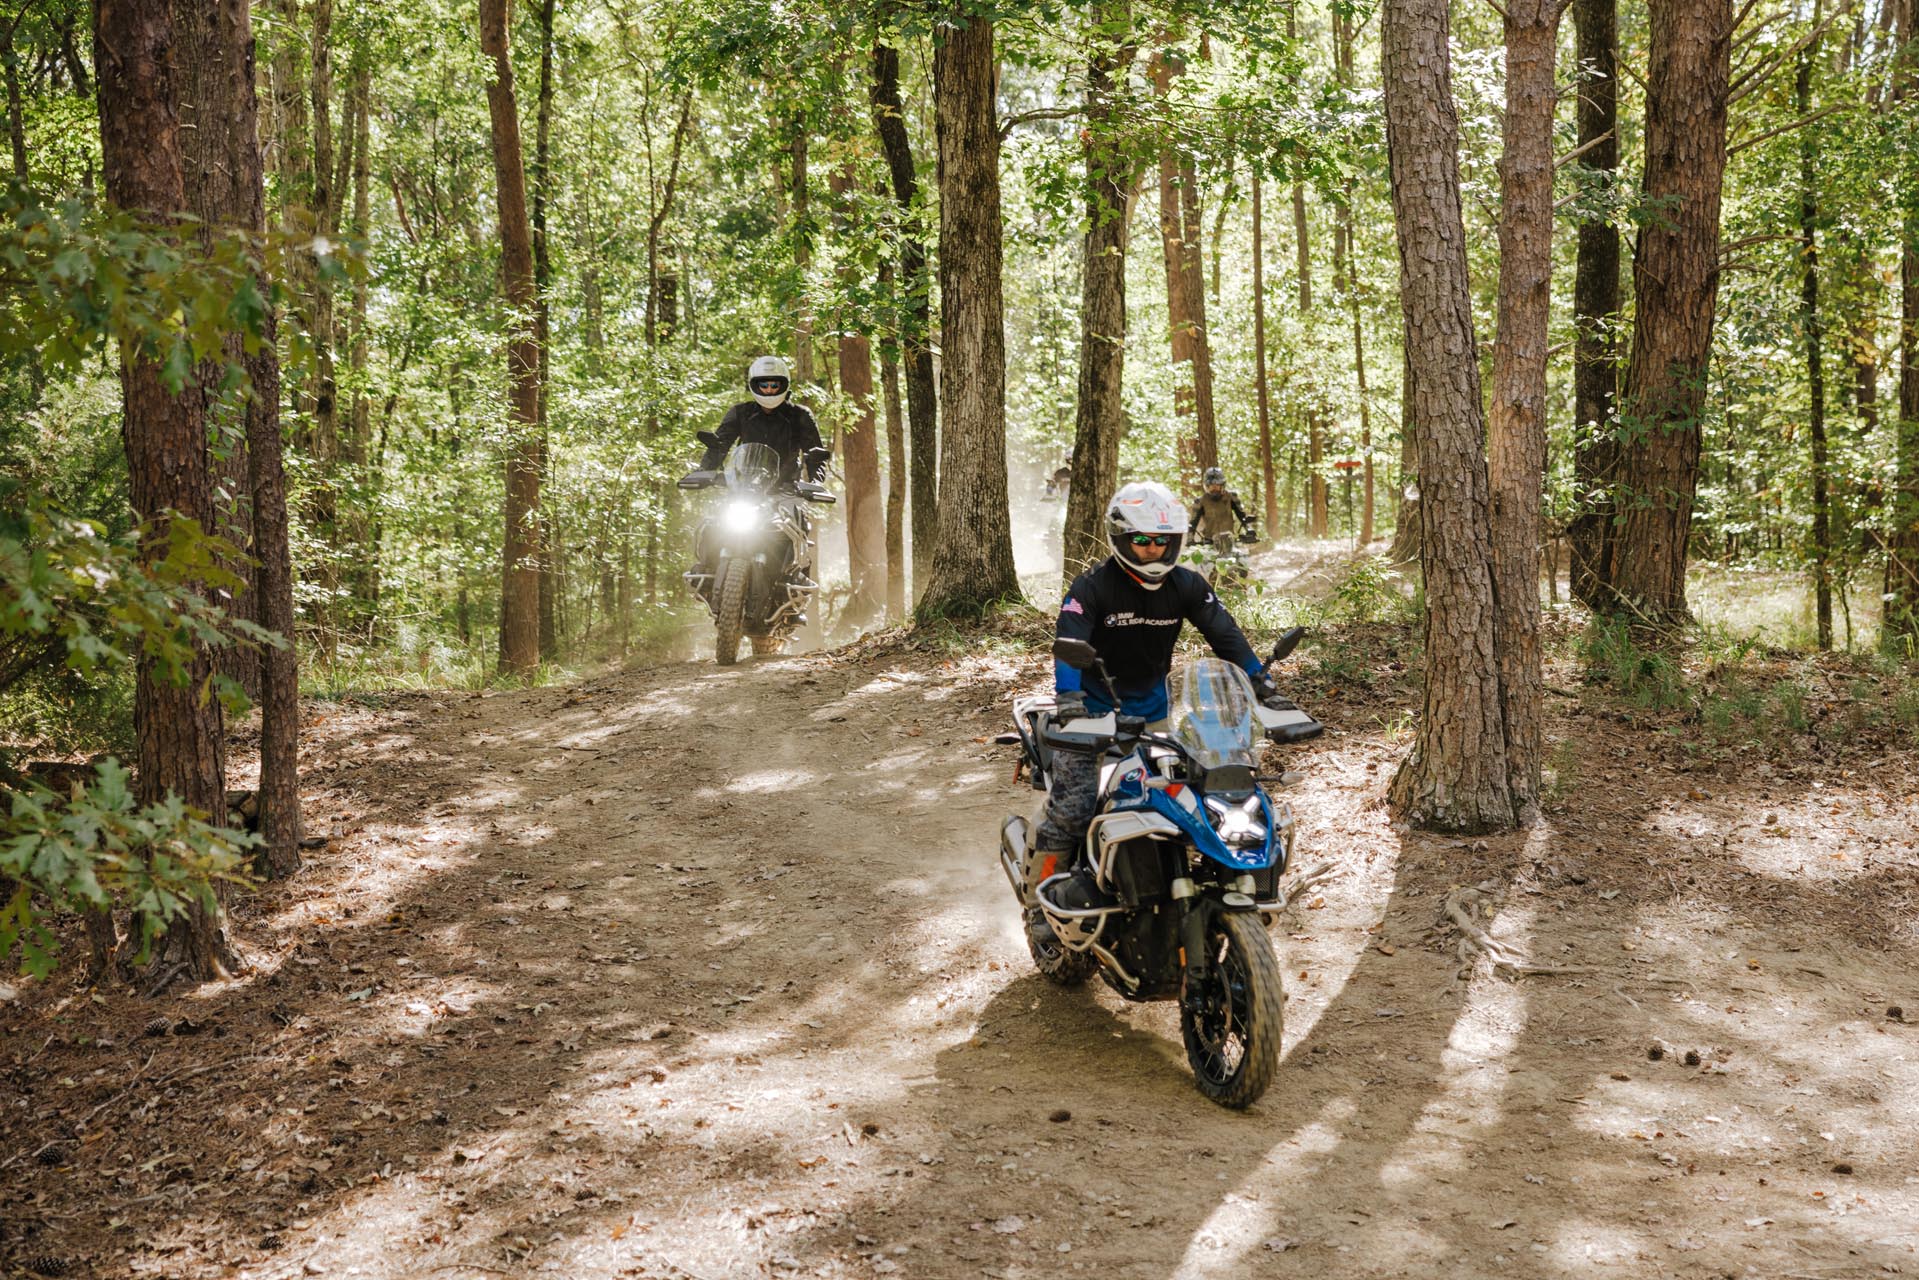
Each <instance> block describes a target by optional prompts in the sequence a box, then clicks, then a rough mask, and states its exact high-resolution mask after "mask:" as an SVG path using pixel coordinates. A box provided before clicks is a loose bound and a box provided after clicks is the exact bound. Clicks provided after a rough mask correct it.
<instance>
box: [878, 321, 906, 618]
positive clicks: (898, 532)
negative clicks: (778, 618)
mask: <svg viewBox="0 0 1919 1280" xmlns="http://www.w3.org/2000/svg"><path fill="white" fill-rule="evenodd" d="M880 386H881V388H882V398H883V400H884V401H885V404H886V620H887V621H888V622H898V621H899V620H900V619H901V618H903V617H905V616H906V470H907V464H906V420H905V415H904V414H903V413H902V412H901V405H900V361H899V348H898V346H897V345H895V344H894V343H891V342H888V343H885V344H884V345H883V346H881V348H880Z"/></svg>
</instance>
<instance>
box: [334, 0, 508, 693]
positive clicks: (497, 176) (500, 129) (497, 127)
mask: <svg viewBox="0 0 1919 1280" xmlns="http://www.w3.org/2000/svg"><path fill="white" fill-rule="evenodd" d="M322 2H323V3H324V2H325V0H322ZM506 7H507V0H480V51H481V52H482V53H483V54H484V55H486V56H487V57H488V58H491V59H492V61H493V77H492V79H491V80H489V81H488V82H487V86H486V102H487V112H488V115H489V116H490V118H491V121H492V130H493V173H494V180H495V182H496V183H497V184H498V188H499V219H500V268H501V273H502V276H503V278H504V286H505V293H506V304H507V307H508V310H509V311H510V313H511V315H510V316H509V320H508V323H509V324H510V325H511V326H512V335H511V337H510V338H509V340H508V345H507V394H508V398H509V401H510V404H511V408H510V411H509V412H510V417H509V423H508V432H507V461H506V504H505V525H506V529H505V535H506V536H505V545H504V548H503V550H502V554H501V591H500V670H501V672H503V673H505V674H508V675H524V674H526V673H527V672H530V671H532V670H533V668H535V667H536V666H538V665H539V662H540V616H539V613H540V571H539V519H540V468H539V462H540V459H539V436H538V432H539V425H540V344H539V339H538V337H537V336H536V335H535V333H534V331H533V308H534V303H535V295H534V291H533V242H532V234H531V231H530V229H529V227H528V224H527V215H526V171H525V167H524V164H523V162H522V160H521V152H520V117H519V109H518V106H517V104H516V102H515V100H514V95H513V63H512V59H511V57H510V55H509V49H508V44H507V22H506Z"/></svg>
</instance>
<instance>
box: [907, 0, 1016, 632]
mask: <svg viewBox="0 0 1919 1280" xmlns="http://www.w3.org/2000/svg"><path fill="white" fill-rule="evenodd" d="M950 21H951V22H952V23H953V24H954V25H949V26H946V27H945V28H944V29H943V30H942V31H941V32H940V35H941V36H942V37H943V38H942V39H941V41H940V43H939V44H938V45H937V47H936V48H935V49H934V52H933V114H934V121H935V126H936V132H937V134H938V137H939V186H940V255H939V260H940V261H939V269H940V330H941V334H942V336H943V338H944V351H945V357H946V367H947V368H948V369H951V370H956V371H960V370H963V371H964V373H963V375H962V376H958V377H948V378H945V379H942V380H941V383H940V418H941V420H942V421H943V422H944V424H945V427H944V430H943V431H942V432H941V441H940V494H939V509H940V525H939V545H938V547H937V548H936V549H935V551H934V555H933V579H932V581H931V582H930V583H928V584H927V587H926V592H925V595H924V597H923V599H922V600H921V602H920V612H921V615H922V616H925V617H941V616H980V615H983V614H984V613H985V612H986V610H987V609H989V608H991V607H992V606H993V605H995V604H997V603H1000V602H1002V601H1017V600H1019V598H1020V590H1019V575H1018V574H1017V573H1016V572H1015V570H1014V568H1013V536H1012V520H1011V516H1010V512H1009V510H1008V503H1007V494H1006V350H1005V318H1004V312H1003V308H1002V304H1001V294H1000V267H1001V246H1000V225H1001V224H1000V190H999V118H998V115H997V113H996V110H995V106H994V92H993V90H994V79H995V71H996V63H995V59H994V54H993V24H992V23H991V22H988V21H986V20H985V19H984V18H980V17H977V16H970V17H966V16H962V15H961V13H960V11H958V10H955V11H953V13H952V16H951V19H950ZM961 21H963V22H965V23H966V25H965V26H963V27H962V26H959V25H957V23H958V22H961Z"/></svg>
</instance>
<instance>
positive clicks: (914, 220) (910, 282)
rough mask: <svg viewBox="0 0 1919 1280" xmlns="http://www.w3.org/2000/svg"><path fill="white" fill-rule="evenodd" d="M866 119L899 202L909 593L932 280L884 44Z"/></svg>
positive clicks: (919, 575)
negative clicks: (909, 495)
mask: <svg viewBox="0 0 1919 1280" xmlns="http://www.w3.org/2000/svg"><path fill="white" fill-rule="evenodd" d="M867 96H868V100H869V101H870V102H871V103H872V106H873V124H874V128H875V129H876V130H877V132H878V133H879V137H880V149H881V150H882V151H884V152H885V153H886V168H887V171H888V173H889V174H891V176H892V180H893V199H894V200H895V201H897V202H898V204H899V207H900V239H899V257H900V286H901V288H902V289H904V290H905V305H904V306H903V307H902V308H901V315H900V321H899V330H900V349H901V354H902V356H903V358H904V360H905V363H906V416H907V420H908V423H909V426H910V430H911V433H912V436H911V439H912V444H911V449H912V463H911V469H912V490H913V492H912V501H911V504H910V506H911V511H912V522H913V582H912V589H913V595H914V597H916V598H917V597H918V596H919V595H920V594H921V593H922V592H924V591H925V590H926V584H927V583H928V582H930V581H932V577H933V547H934V544H935V543H937V542H938V541H939V492H938V484H939V391H938V386H937V384H936V382H935V381H934V377H933V347H932V341H931V335H932V329H933V321H932V293H933V289H932V279H931V277H930V276H929V274H928V272H927V269H926V210H925V207H924V206H923V205H922V204H921V202H920V198H919V179H918V176H917V174H916V173H915V167H914V164H913V147H912V143H911V141H910V140H909V139H908V138H907V136H906V118H905V116H904V115H903V114H902V112H901V108H900V55H899V50H897V49H894V48H892V47H891V46H890V45H884V44H876V45H874V46H873V83H872V87H871V88H870V89H869V90H868V95H867Z"/></svg>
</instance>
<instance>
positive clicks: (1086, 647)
mask: <svg viewBox="0 0 1919 1280" xmlns="http://www.w3.org/2000/svg"><path fill="white" fill-rule="evenodd" d="M1053 656H1054V657H1055V658H1058V659H1059V660H1060V661H1061V662H1064V663H1065V664H1066V665H1067V666H1069V667H1071V668H1073V669H1074V670H1075V671H1084V670H1086V668H1088V667H1090V666H1092V665H1093V664H1094V663H1095V662H1098V661H1099V650H1098V649H1095V648H1094V647H1093V646H1092V645H1090V644H1088V643H1087V642H1086V641H1084V640H1075V639H1073V638H1072V637H1071V636H1061V637H1060V638H1059V639H1057V640H1055V641H1053Z"/></svg>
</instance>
